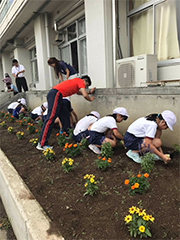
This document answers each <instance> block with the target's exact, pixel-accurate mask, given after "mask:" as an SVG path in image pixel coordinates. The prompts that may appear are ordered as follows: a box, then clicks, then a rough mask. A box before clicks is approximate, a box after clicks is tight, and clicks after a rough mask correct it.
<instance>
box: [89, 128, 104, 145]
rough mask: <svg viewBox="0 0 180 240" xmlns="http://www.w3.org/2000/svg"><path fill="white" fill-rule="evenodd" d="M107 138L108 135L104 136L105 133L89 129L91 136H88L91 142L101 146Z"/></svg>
mask: <svg viewBox="0 0 180 240" xmlns="http://www.w3.org/2000/svg"><path fill="white" fill-rule="evenodd" d="M105 138H106V137H105V136H104V133H99V132H95V131H89V138H88V142H89V144H96V145H100V146H101V145H102V143H103V142H104V139H105Z"/></svg>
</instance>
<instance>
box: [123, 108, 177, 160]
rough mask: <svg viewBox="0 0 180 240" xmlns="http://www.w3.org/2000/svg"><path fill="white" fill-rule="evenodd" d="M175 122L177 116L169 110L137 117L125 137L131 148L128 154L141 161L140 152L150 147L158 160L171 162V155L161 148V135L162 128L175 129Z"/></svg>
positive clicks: (125, 141)
mask: <svg viewBox="0 0 180 240" xmlns="http://www.w3.org/2000/svg"><path fill="white" fill-rule="evenodd" d="M175 123H176V116H175V114H174V113H173V112H171V111H169V110H165V111H164V112H162V113H161V114H150V115H148V116H146V117H141V118H139V119H137V120H136V121H135V122H133V123H132V124H131V125H130V126H129V128H128V130H127V132H126V134H125V137H124V144H125V147H127V149H129V151H128V152H127V153H126V155H127V156H128V157H129V158H131V159H132V160H133V161H135V162H137V163H141V158H140V157H139V152H140V151H146V150H147V149H149V150H151V151H152V152H153V153H155V158H156V160H158V159H159V160H163V161H164V162H165V163H167V162H169V161H170V160H171V159H170V157H169V156H168V155H167V154H164V153H163V151H162V149H161V146H162V142H161V140H160V136H161V134H162V130H166V129H167V128H170V129H171V130H172V131H173V126H174V124H175Z"/></svg>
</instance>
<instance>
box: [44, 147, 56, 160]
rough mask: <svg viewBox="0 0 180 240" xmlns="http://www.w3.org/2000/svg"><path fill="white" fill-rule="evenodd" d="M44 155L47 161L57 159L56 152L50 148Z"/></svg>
mask: <svg viewBox="0 0 180 240" xmlns="http://www.w3.org/2000/svg"><path fill="white" fill-rule="evenodd" d="M43 154H44V156H45V157H46V159H47V160H54V158H55V152H54V151H53V150H52V149H51V148H48V149H47V150H45V151H43Z"/></svg>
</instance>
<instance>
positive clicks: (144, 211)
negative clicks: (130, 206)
mask: <svg viewBox="0 0 180 240" xmlns="http://www.w3.org/2000/svg"><path fill="white" fill-rule="evenodd" d="M136 212H137V213H138V214H139V216H144V215H146V210H145V209H142V208H137V209H136Z"/></svg>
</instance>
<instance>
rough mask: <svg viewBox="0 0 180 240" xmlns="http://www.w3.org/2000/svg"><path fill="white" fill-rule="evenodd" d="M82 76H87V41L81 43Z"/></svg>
mask: <svg viewBox="0 0 180 240" xmlns="http://www.w3.org/2000/svg"><path fill="white" fill-rule="evenodd" d="M79 48H80V53H81V54H80V64H81V74H87V53H86V39H82V40H80V41H79Z"/></svg>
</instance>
